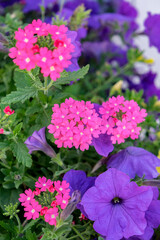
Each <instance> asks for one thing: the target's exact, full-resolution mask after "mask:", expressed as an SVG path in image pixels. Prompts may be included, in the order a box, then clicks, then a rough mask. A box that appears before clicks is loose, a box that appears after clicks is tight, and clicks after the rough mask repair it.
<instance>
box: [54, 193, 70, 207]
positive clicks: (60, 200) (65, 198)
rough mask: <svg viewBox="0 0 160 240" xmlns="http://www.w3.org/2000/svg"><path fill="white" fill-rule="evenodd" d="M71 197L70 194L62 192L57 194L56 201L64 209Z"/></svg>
mask: <svg viewBox="0 0 160 240" xmlns="http://www.w3.org/2000/svg"><path fill="white" fill-rule="evenodd" d="M69 199H70V195H68V194H64V195H63V196H62V195H61V194H59V195H57V196H56V203H57V205H60V207H61V209H64V208H65V207H66V206H67V204H68V200H69Z"/></svg>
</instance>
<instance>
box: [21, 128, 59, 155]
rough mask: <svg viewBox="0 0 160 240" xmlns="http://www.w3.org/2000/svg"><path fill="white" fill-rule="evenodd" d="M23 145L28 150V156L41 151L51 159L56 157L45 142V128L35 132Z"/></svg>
mask: <svg viewBox="0 0 160 240" xmlns="http://www.w3.org/2000/svg"><path fill="white" fill-rule="evenodd" d="M24 143H25V144H26V146H27V148H28V149H29V154H31V153H32V152H33V151H42V152H44V153H45V154H46V155H48V156H49V157H51V158H54V157H55V156H56V153H55V151H54V150H53V149H52V147H51V146H50V145H49V144H48V143H47V141H46V137H45V127H43V128H41V129H40V130H39V131H35V132H34V133H33V134H32V136H30V137H29V138H27V140H26V141H25V142H24Z"/></svg>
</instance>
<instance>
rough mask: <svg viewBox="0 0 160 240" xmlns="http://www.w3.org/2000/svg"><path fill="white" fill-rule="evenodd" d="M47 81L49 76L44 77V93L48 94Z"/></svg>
mask: <svg viewBox="0 0 160 240" xmlns="http://www.w3.org/2000/svg"><path fill="white" fill-rule="evenodd" d="M47 83H48V77H44V94H46V95H47V93H48V86H47Z"/></svg>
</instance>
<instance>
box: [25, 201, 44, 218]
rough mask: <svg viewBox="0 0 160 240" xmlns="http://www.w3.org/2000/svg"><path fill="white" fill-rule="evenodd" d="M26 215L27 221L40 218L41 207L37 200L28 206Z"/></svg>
mask: <svg viewBox="0 0 160 240" xmlns="http://www.w3.org/2000/svg"><path fill="white" fill-rule="evenodd" d="M24 210H25V214H24V217H26V218H27V220H30V219H33V220H35V219H36V218H39V212H40V211H41V205H39V203H38V202H37V201H35V200H32V201H31V202H30V204H28V205H27V206H26V207H25V208H24Z"/></svg>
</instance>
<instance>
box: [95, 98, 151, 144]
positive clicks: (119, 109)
mask: <svg viewBox="0 0 160 240" xmlns="http://www.w3.org/2000/svg"><path fill="white" fill-rule="evenodd" d="M99 112H100V114H101V115H102V119H103V120H102V126H101V131H102V133H105V132H106V133H107V134H108V135H111V141H112V143H113V144H115V143H116V142H118V144H120V143H122V142H124V141H125V139H126V138H128V137H130V138H131V139H136V138H138V135H139V134H140V130H141V128H140V127H138V126H137V124H139V123H141V122H143V121H144V120H145V117H146V116H147V113H146V110H145V109H140V107H139V106H138V104H137V103H136V102H135V101H134V100H131V101H128V100H125V99H124V97H123V96H122V97H121V96H118V97H111V98H109V100H108V101H107V102H105V103H103V104H102V107H100V110H99Z"/></svg>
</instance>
